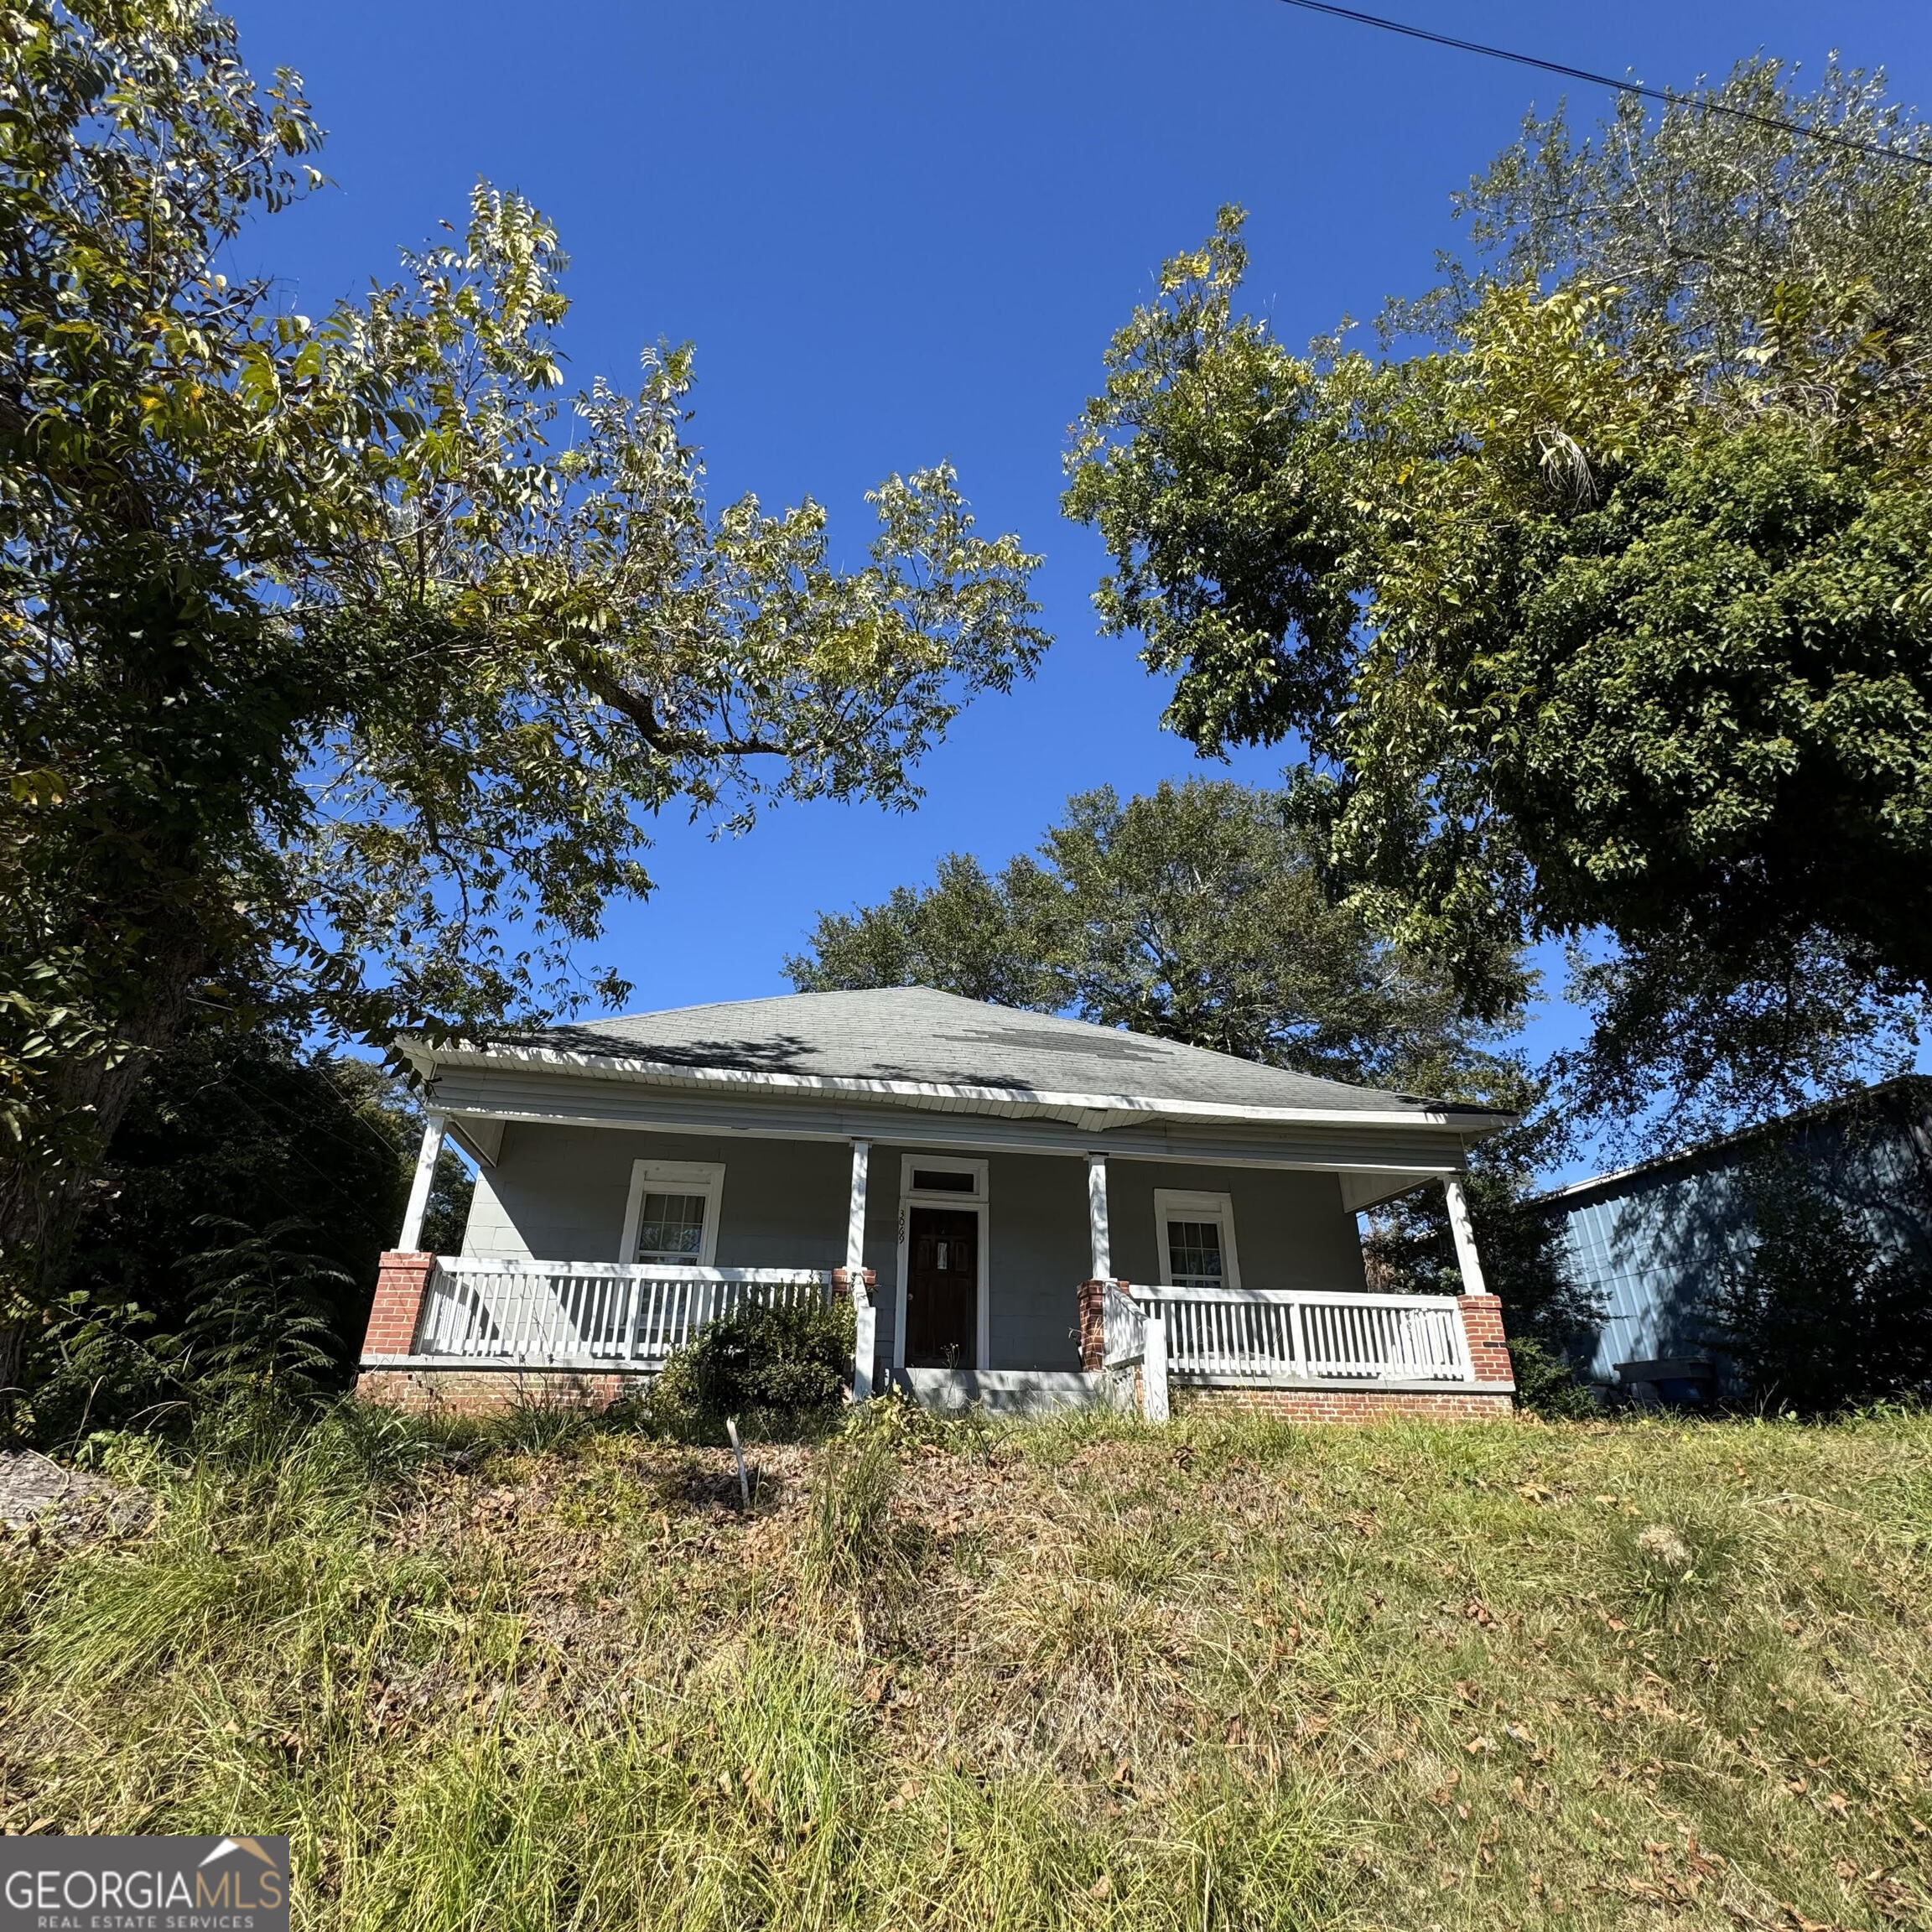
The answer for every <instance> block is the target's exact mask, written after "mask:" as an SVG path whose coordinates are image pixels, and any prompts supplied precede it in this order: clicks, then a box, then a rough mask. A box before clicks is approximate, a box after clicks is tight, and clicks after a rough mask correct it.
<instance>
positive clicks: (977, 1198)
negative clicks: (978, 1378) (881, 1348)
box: [892, 1154, 993, 1374]
mask: <svg viewBox="0 0 1932 1932" xmlns="http://www.w3.org/2000/svg"><path fill="white" fill-rule="evenodd" d="M916 1167H923V1168H925V1169H926V1170H927V1171H928V1172H930V1171H932V1169H933V1168H935V1167H937V1168H941V1169H943V1170H945V1171H948V1172H949V1173H953V1174H970V1175H971V1176H973V1192H971V1193H970V1194H966V1193H960V1192H955V1191H950V1190H947V1189H943V1188H937V1187H927V1188H920V1187H914V1186H913V1185H912V1171H913V1170H914V1169H915V1168H916ZM989 1205H990V1203H989V1200H988V1197H987V1187H986V1163H985V1162H984V1161H974V1160H971V1159H969V1158H966V1157H964V1156H958V1155H952V1154H903V1155H901V1156H900V1159H899V1287H898V1292H897V1294H896V1296H895V1298H894V1301H893V1304H892V1366H893V1368H895V1369H896V1370H897V1371H898V1372H899V1373H900V1374H905V1372H906V1275H908V1273H909V1272H910V1271H911V1265H912V1215H911V1210H912V1209H913V1208H915V1207H952V1208H956V1209H958V1212H959V1213H962V1214H971V1215H973V1216H974V1217H975V1218H977V1219H978V1221H979V1234H978V1236H977V1238H976V1239H975V1241H974V1248H975V1249H976V1251H977V1254H978V1256H979V1280H977V1281H976V1282H975V1283H974V1296H973V1301H974V1330H975V1333H974V1350H973V1352H974V1358H975V1359H976V1360H977V1361H978V1363H979V1367H980V1368H985V1367H986V1366H987V1361H986V1358H987V1356H988V1355H989V1353H990V1352H991V1349H992V1337H993V1322H992V1311H991V1309H990V1307H989V1296H988V1288H989V1275H988V1271H987V1259H988V1257H987V1253H986V1249H987V1245H988V1243H987V1239H986V1237H987V1233H988V1228H989V1219H988V1209H989Z"/></svg>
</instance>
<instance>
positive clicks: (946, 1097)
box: [406, 986, 1512, 1139]
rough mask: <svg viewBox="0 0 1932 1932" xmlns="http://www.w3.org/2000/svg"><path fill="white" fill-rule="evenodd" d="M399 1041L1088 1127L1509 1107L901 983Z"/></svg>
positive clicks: (665, 1078) (685, 1081) (1367, 1121)
mask: <svg viewBox="0 0 1932 1932" xmlns="http://www.w3.org/2000/svg"><path fill="white" fill-rule="evenodd" d="M406 1051H408V1053H409V1055H410V1057H411V1058H412V1059H413V1061H414V1062H416V1064H417V1065H418V1067H419V1068H420V1070H421V1071H422V1072H423V1073H425V1074H426V1075H431V1076H434V1073H435V1072H437V1070H438V1069H439V1067H454V1066H455V1065H457V1064H461V1063H465V1062H466V1063H469V1064H472V1065H474V1064H475V1063H476V1062H479V1061H480V1062H495V1063H496V1064H499V1065H506V1066H523V1067H543V1069H545V1070H546V1071H548V1072H571V1071H574V1072H580V1073H582V1074H584V1075H587V1076H589V1077H591V1078H605V1079H610V1078H616V1079H628V1080H635V1081H639V1082H642V1083H647V1084H653V1085H670V1086H691V1085H699V1086H703V1087H706V1088H710V1089H712V1090H713V1091H717V1090H719V1088H726V1089H729V1088H740V1089H750V1090H757V1089H763V1090H765V1091H766V1092H771V1091H772V1090H774V1089H778V1090H790V1091H792V1092H794V1093H820V1094H826V1095H840V1094H842V1095H848V1096H850V1097H852V1098H861V1097H862V1098H867V1099H870V1100H872V1101H875V1102H885V1103H887V1104H892V1103H895V1102H896V1103H897V1104H901V1105H906V1106H911V1107H927V1108H930V1107H934V1106H937V1107H941V1108H956V1107H958V1106H961V1105H966V1106H969V1107H970V1108H971V1109H973V1110H974V1111H975V1112H979V1111H985V1112H998V1113H1008V1112H1010V1113H1012V1114H1033V1115H1037V1114H1041V1113H1046V1114H1053V1115H1057V1116H1059V1117H1061V1118H1062V1119H1074V1120H1077V1121H1078V1122H1079V1123H1080V1124H1083V1125H1084V1126H1087V1127H1089V1128H1104V1127H1108V1126H1113V1125H1124V1124H1127V1123H1129V1122H1130V1121H1134V1120H1145V1119H1148V1118H1149V1116H1150V1115H1151V1116H1163V1115H1164V1116H1166V1117H1167V1118H1169V1119H1182V1120H1190V1119H1191V1120H1200V1121H1210V1120H1228V1121H1232V1120H1246V1121H1252V1122H1254V1123H1256V1124H1260V1123H1265V1122H1280V1123H1282V1124H1287V1123H1302V1124H1330V1125H1334V1126H1343V1125H1347V1126H1357V1127H1359V1126H1389V1127H1395V1126H1410V1127H1417V1126H1428V1127H1436V1128H1450V1129H1453V1130H1457V1131H1458V1132H1460V1133H1462V1134H1464V1135H1468V1136H1469V1137H1470V1138H1472V1139H1475V1138H1480V1137H1481V1136H1483V1135H1487V1134H1489V1133H1493V1132H1495V1131H1496V1130H1498V1129H1500V1128H1502V1127H1504V1126H1505V1125H1507V1124H1509V1120H1510V1119H1511V1118H1512V1116H1510V1115H1509V1114H1499V1113H1495V1112H1492V1111H1488V1110H1487V1109H1481V1108H1475V1107H1466V1106H1460V1105H1457V1104H1454V1103H1452V1102H1447V1101H1441V1100H1432V1099H1428V1098H1422V1097H1420V1096H1419V1095H1415V1094H1412V1093H1387V1092H1384V1091H1382V1090H1380V1089H1379V1088H1369V1087H1354V1086H1349V1085H1347V1084H1346V1083H1343V1082H1340V1081H1335V1080H1322V1079H1317V1078H1313V1077H1311V1075H1308V1074H1305V1073H1295V1072H1288V1071H1287V1070H1285V1069H1284V1068H1281V1067H1265V1066H1262V1065H1259V1064H1258V1063H1257V1062H1253V1061H1249V1060H1240V1059H1236V1058H1234V1057H1233V1056H1232V1055H1229V1054H1226V1053H1214V1052H1208V1051H1207V1050H1205V1049H1204V1048H1202V1047H1198V1046H1183V1045H1182V1044H1181V1043H1180V1042H1178V1041H1172V1040H1161V1039H1156V1038H1154V1037H1152V1036H1150V1035H1147V1034H1143V1033H1130V1032H1127V1031H1121V1030H1119V1029H1117V1028H1114V1027H1108V1026H1092V1025H1089V1024H1088V1023H1087V1022H1085V1021H1078V1020H1063V1019H1059V1018H1056V1017H1054V1016H1052V1015H1046V1014H1040V1013H1031V1012H1024V1011H1021V1010H1015V1009H1014V1008H1011V1007H1005V1006H994V1005H984V1004H982V1003H981V1002H979V1001H978V1000H963V999H960V998H958V997H957V996H956V995H953V994H950V993H939V992H934V991H932V990H930V989H927V988H924V987H916V986H905V987H891V988H886V989H878V990H873V991H865V992H849V993H794V994H789V995H782V996H780V997H778V998H775V999H766V1000H732V1001H726V1002H722V1003H719V1004H717V1005H704V1006H685V1007H679V1008H677V1009H674V1010H670V1011H667V1012H662V1013H641V1014H635V1015H631V1016H629V1017H626V1018H624V1019H617V1020H605V1021H595V1022H593V1023H590V1024H589V1025H584V1026H558V1027H551V1028H548V1029H546V1030H544V1031H541V1032H536V1033H530V1034H524V1035H519V1036H505V1037H499V1038H493V1039H491V1040H487V1041H475V1042H473V1043H465V1044H463V1045H460V1046H454V1047H449V1046H445V1047H439V1048H431V1047H429V1046H427V1045H426V1044H423V1043H421V1042H418V1043H414V1044H413V1045H411V1046H408V1047H407V1048H406Z"/></svg>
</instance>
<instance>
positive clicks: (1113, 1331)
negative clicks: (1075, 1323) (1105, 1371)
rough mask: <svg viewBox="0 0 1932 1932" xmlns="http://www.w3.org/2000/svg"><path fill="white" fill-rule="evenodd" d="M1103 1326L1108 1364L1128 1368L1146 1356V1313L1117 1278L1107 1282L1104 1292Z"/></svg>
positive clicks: (1104, 1347) (1101, 1315) (1101, 1305)
mask: <svg viewBox="0 0 1932 1932" xmlns="http://www.w3.org/2000/svg"><path fill="white" fill-rule="evenodd" d="M1100 1325H1101V1332H1102V1335H1103V1337H1104V1346H1103V1348H1102V1353H1101V1360H1102V1363H1104V1366H1105V1367H1107V1368H1128V1367H1130V1365H1131V1364H1133V1363H1135V1362H1139V1361H1141V1360H1143V1359H1144V1358H1145V1356H1146V1353H1147V1316H1146V1312H1145V1310H1144V1309H1142V1308H1141V1306H1140V1304H1139V1303H1138V1302H1136V1301H1135V1299H1134V1297H1133V1296H1131V1295H1130V1294H1129V1293H1128V1292H1127V1291H1126V1290H1125V1289H1124V1288H1123V1287H1122V1286H1121V1285H1120V1284H1119V1282H1118V1281H1109V1282H1108V1283H1107V1285H1105V1287H1104V1288H1103V1289H1102V1291H1101V1295H1100Z"/></svg>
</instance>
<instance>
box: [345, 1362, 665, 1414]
mask: <svg viewBox="0 0 1932 1932" xmlns="http://www.w3.org/2000/svg"><path fill="white" fill-rule="evenodd" d="M648 1379H649V1378H648V1377H646V1376H639V1375H606V1374H594V1375H574V1374H564V1373H562V1372H559V1371H555V1370H543V1369H501V1368H498V1369H487V1368H365V1369H364V1370H363V1371H362V1373H361V1374H360V1375H358V1376H357V1377H356V1394H358V1395H359V1396H361V1398H362V1399H363V1400H365V1401H366V1402H382V1403H387V1404H388V1405H390V1406H391V1407H392V1408H396V1409H404V1410H410V1411H412V1412H414V1413H418V1414H420V1413H425V1412H427V1413H432V1414H435V1415H501V1414H502V1412H503V1411H504V1410H506V1409H513V1408H515V1407H517V1405H519V1404H524V1403H527V1404H529V1405H532V1406H533V1407H536V1406H555V1407H558V1408H582V1409H587V1410H590V1411H591V1412H592V1413H594V1414H595V1412H597V1411H598V1410H604V1409H608V1408H609V1407H610V1405H611V1404H612V1403H613V1402H615V1401H618V1400H621V1398H623V1397H624V1396H626V1395H627V1394H630V1393H631V1391H632V1390H633V1389H636V1388H637V1387H639V1386H640V1384H641V1383H643V1382H645V1381H647V1380H648Z"/></svg>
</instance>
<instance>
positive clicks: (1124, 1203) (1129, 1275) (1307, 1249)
mask: <svg viewBox="0 0 1932 1932" xmlns="http://www.w3.org/2000/svg"><path fill="white" fill-rule="evenodd" d="M1160 1187H1171V1188H1174V1189H1176V1190H1177V1191H1182V1192H1189V1193H1199V1194H1226V1195H1228V1196H1229V1197H1231V1198H1232V1199H1233V1203H1234V1251H1235V1254H1236V1255H1237V1257H1238V1258H1239V1263H1240V1268H1241V1285H1242V1286H1243V1287H1244V1288H1312V1289H1327V1290H1334V1291H1341V1292H1344V1293H1348V1294H1353V1295H1359V1294H1361V1293H1362V1292H1363V1290H1364V1289H1365V1288H1366V1287H1367V1285H1368V1283H1367V1280H1366V1277H1365V1276H1364V1275H1363V1268H1362V1242H1361V1238H1360V1235H1359V1233H1358V1230H1357V1228H1356V1225H1355V1217H1354V1216H1353V1214H1351V1213H1348V1212H1347V1210H1345V1209H1344V1208H1343V1205H1342V1185H1341V1182H1340V1180H1339V1179H1338V1178H1337V1176H1335V1175H1333V1174H1312V1173H1308V1172H1306V1171H1301V1170H1298V1169H1292V1168H1291V1169H1274V1170H1270V1169H1268V1168H1256V1167H1206V1166H1195V1165H1193V1164H1192V1162H1190V1163H1188V1164H1187V1166H1164V1165H1161V1164H1160V1163H1158V1162H1155V1161H1114V1162H1112V1163H1110V1165H1109V1175H1108V1189H1107V1193H1108V1206H1109V1217H1108V1218H1109V1224H1110V1226H1111V1228H1112V1232H1113V1237H1114V1273H1115V1274H1116V1275H1121V1276H1123V1277H1124V1279H1125V1280H1130V1281H1158V1280H1160V1279H1161V1246H1160V1234H1159V1231H1158V1230H1157V1229H1156V1226H1155V1223H1154V1192H1155V1190H1156V1188H1160Z"/></svg>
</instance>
